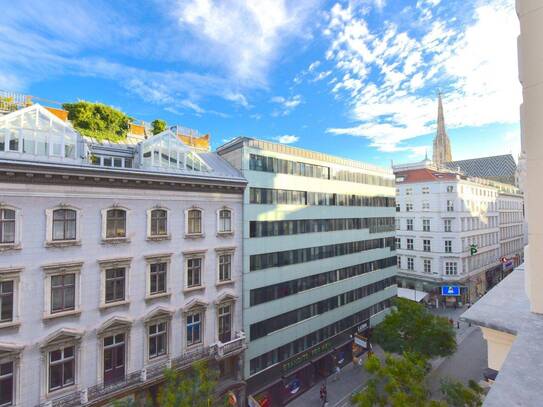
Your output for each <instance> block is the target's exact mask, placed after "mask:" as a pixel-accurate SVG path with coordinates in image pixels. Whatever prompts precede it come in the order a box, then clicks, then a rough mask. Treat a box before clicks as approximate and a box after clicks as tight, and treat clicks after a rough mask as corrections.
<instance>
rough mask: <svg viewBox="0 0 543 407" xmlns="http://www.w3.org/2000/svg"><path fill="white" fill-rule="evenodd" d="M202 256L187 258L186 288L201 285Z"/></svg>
mask: <svg viewBox="0 0 543 407" xmlns="http://www.w3.org/2000/svg"><path fill="white" fill-rule="evenodd" d="M201 277H202V258H201V257H194V258H190V259H187V288H193V287H200V286H201V285H202V281H201Z"/></svg>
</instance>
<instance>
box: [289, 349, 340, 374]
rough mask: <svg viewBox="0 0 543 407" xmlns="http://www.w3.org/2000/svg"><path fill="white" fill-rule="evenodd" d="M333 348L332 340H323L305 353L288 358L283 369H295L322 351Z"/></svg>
mask: <svg viewBox="0 0 543 407" xmlns="http://www.w3.org/2000/svg"><path fill="white" fill-rule="evenodd" d="M331 348H332V343H331V342H330V341H328V342H323V343H321V344H320V345H317V346H315V347H313V348H310V349H308V350H306V351H305V352H303V353H300V354H299V355H297V356H294V357H293V358H292V359H289V360H287V361H286V362H285V363H283V364H282V365H281V369H282V370H283V373H284V372H288V371H289V370H292V369H294V368H295V367H297V366H300V365H301V364H303V363H305V362H308V361H310V360H311V359H313V358H314V357H315V356H318V355H320V354H321V353H324V352H327V351H329V350H330V349H331Z"/></svg>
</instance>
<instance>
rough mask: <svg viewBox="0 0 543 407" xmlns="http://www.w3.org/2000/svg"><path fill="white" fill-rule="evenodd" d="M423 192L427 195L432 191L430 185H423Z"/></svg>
mask: <svg viewBox="0 0 543 407" xmlns="http://www.w3.org/2000/svg"><path fill="white" fill-rule="evenodd" d="M422 193H423V194H424V195H427V194H429V193H430V187H422Z"/></svg>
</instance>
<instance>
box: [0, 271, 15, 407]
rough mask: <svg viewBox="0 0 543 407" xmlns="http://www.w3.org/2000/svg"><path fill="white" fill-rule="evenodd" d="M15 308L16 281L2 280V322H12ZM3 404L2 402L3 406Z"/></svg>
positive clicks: (0, 309) (0, 314) (0, 320)
mask: <svg viewBox="0 0 543 407" xmlns="http://www.w3.org/2000/svg"><path fill="white" fill-rule="evenodd" d="M14 310H15V281H14V280H4V281H0V324H2V323H6V322H12V321H13V319H14ZM1 405H2V404H0V406H1Z"/></svg>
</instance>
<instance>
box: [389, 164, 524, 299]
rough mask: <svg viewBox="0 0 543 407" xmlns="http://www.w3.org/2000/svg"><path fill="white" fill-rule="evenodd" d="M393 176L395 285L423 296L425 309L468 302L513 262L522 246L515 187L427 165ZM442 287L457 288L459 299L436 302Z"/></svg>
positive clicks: (403, 167)
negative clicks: (441, 304)
mask: <svg viewBox="0 0 543 407" xmlns="http://www.w3.org/2000/svg"><path fill="white" fill-rule="evenodd" d="M394 172H395V175H396V222H397V223H396V250H397V254H398V269H399V271H398V276H399V278H398V284H399V286H400V287H402V288H407V289H412V290H418V291H424V292H425V293H428V294H429V295H428V296H426V295H422V296H420V298H418V299H420V300H422V299H423V297H428V300H429V301H431V302H433V303H435V302H437V303H449V304H454V303H459V302H461V303H466V302H474V301H476V300H477V299H478V298H480V297H481V296H482V295H483V294H484V293H485V292H486V291H487V290H488V289H489V288H491V287H492V286H493V285H495V284H496V283H497V282H498V281H500V280H501V279H502V278H503V276H504V271H505V272H507V271H510V270H511V269H512V266H513V263H516V264H518V262H519V261H520V259H521V252H522V248H523V230H522V227H523V215H522V202H523V198H522V195H521V194H520V191H519V190H518V188H516V187H514V186H513V185H508V184H501V183H498V182H494V181H490V180H486V179H480V178H471V177H467V176H465V175H464V174H462V173H460V172H456V171H450V170H447V169H443V167H441V168H440V167H438V166H436V165H435V164H434V163H433V162H431V161H422V162H420V163H415V164H406V165H399V166H395V167H394ZM473 248H474V249H475V251H472V249H473ZM502 257H503V258H502ZM443 286H457V287H459V291H458V293H459V295H455V296H448V295H446V296H442V295H441V291H440V290H441V287H443Z"/></svg>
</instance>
